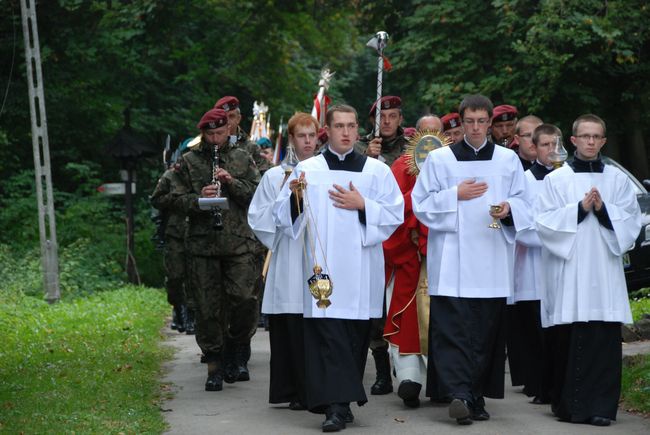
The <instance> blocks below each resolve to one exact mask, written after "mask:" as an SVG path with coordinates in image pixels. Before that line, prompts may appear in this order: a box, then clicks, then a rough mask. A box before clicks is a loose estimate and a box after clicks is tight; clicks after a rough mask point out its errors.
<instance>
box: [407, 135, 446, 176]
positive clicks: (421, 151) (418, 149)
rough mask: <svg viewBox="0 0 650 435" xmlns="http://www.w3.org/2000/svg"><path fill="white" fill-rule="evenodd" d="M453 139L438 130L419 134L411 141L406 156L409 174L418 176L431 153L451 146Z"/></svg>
mask: <svg viewBox="0 0 650 435" xmlns="http://www.w3.org/2000/svg"><path fill="white" fill-rule="evenodd" d="M451 143H452V141H451V138H449V137H447V136H445V135H444V134H443V133H442V132H440V131H438V130H433V131H431V130H424V131H420V132H417V133H416V134H415V135H413V137H411V138H410V139H409V144H408V145H407V146H406V150H405V151H404V155H405V156H406V159H407V163H408V165H409V174H411V175H418V174H419V173H420V169H421V168H422V165H423V164H424V161H425V160H426V159H427V156H428V155H429V152H430V151H433V150H435V149H438V148H441V147H446V146H448V145H451Z"/></svg>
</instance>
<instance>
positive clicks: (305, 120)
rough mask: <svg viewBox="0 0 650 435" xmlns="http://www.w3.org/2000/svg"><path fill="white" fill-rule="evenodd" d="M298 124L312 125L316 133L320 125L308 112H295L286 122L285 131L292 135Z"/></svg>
mask: <svg viewBox="0 0 650 435" xmlns="http://www.w3.org/2000/svg"><path fill="white" fill-rule="evenodd" d="M299 125H304V126H307V127H308V126H310V125H313V126H314V128H315V129H316V133H318V129H319V128H320V125H319V124H318V121H317V120H316V118H314V117H313V116H311V115H310V114H309V113H305V112H296V113H294V114H293V116H292V117H291V118H290V119H289V123H288V124H287V132H288V133H289V135H290V136H293V134H294V132H295V130H296V127H297V126H299Z"/></svg>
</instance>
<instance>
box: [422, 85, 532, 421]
mask: <svg viewBox="0 0 650 435" xmlns="http://www.w3.org/2000/svg"><path fill="white" fill-rule="evenodd" d="M458 112H459V114H460V117H461V119H462V121H463V125H464V127H465V136H464V138H463V140H462V141H460V142H457V143H455V144H453V145H451V146H449V147H443V148H438V149H436V150H434V151H431V152H430V153H429V155H428V156H427V159H426V161H425V163H424V165H423V167H422V170H421V172H420V174H419V175H418V179H417V181H416V183H415V187H414V188H413V193H412V194H411V198H412V201H413V210H414V212H415V215H416V217H417V218H418V219H419V220H420V222H422V223H423V224H425V225H426V226H427V227H429V236H428V241H427V272H428V280H429V295H430V296H431V302H430V327H429V359H428V375H427V396H429V397H434V398H440V397H444V396H447V397H448V398H449V399H451V404H450V406H449V416H450V417H451V418H455V419H456V421H457V422H458V424H461V425H466V424H471V423H472V422H473V421H475V420H488V419H489V418H490V415H489V414H488V413H487V411H486V410H485V400H484V397H491V398H503V392H504V371H505V328H504V326H505V325H504V313H505V306H506V298H507V297H509V296H512V294H513V288H512V273H513V255H514V241H515V240H514V237H515V229H518V227H519V222H518V220H519V216H520V215H521V214H522V213H523V210H522V209H523V207H524V193H525V179H524V171H523V170H522V168H521V163H520V162H519V159H518V158H517V155H516V154H515V153H513V152H512V151H511V150H509V149H506V148H503V147H500V146H495V144H493V143H492V142H489V141H488V139H487V132H488V128H489V127H490V121H491V118H492V102H491V101H490V100H489V99H488V98H486V97H484V96H482V95H470V96H467V97H465V99H463V101H462V102H461V104H460V107H459V111H458ZM495 205H498V206H499V207H493V206H495ZM495 209H496V210H495ZM497 220H501V223H500V225H498V223H497Z"/></svg>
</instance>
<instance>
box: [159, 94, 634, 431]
mask: <svg viewBox="0 0 650 435" xmlns="http://www.w3.org/2000/svg"><path fill="white" fill-rule="evenodd" d="M371 103H373V104H372V105H371V106H372V107H371V109H370V111H369V116H368V120H369V121H370V124H371V125H372V127H371V129H370V130H369V133H368V134H367V136H364V137H360V136H359V128H360V125H359V124H360V119H359V115H358V113H357V110H356V109H355V108H353V107H351V106H349V105H347V104H342V103H341V104H339V103H337V104H334V105H331V106H329V108H327V107H326V105H325V107H320V111H317V110H315V111H313V112H312V114H309V113H304V112H296V113H295V114H294V115H293V116H292V117H291V118H290V119H289V121H288V124H287V131H288V136H287V137H288V144H287V145H286V147H285V148H284V157H283V159H282V160H280V159H275V160H274V159H273V155H274V154H275V155H277V156H280V155H281V153H280V152H279V150H278V149H276V150H275V151H276V152H275V153H274V152H273V146H274V145H273V142H272V141H271V140H270V138H263V139H265V140H263V139H260V138H255V141H252V140H249V138H248V137H247V135H246V134H245V133H244V132H243V131H242V130H241V128H240V127H239V123H240V121H241V118H242V115H241V110H240V107H239V100H238V99H237V98H236V97H234V96H224V97H222V98H220V99H219V100H218V101H217V102H216V104H215V106H214V107H213V108H210V109H209V110H207V111H206V112H205V114H203V116H200V117H198V116H197V118H199V120H198V124H197V130H198V131H199V136H197V138H195V140H192V141H185V142H184V146H183V149H179V152H178V153H177V156H176V157H177V159H176V163H175V164H173V165H172V166H170V168H169V169H168V170H167V171H166V172H165V174H164V175H163V176H162V178H161V179H160V181H159V184H158V186H157V188H156V191H155V192H154V194H153V195H152V202H153V205H154V206H155V207H156V208H159V209H160V210H161V212H163V211H164V212H165V213H168V214H169V216H170V219H171V220H170V223H168V224H167V233H166V243H168V245H166V246H167V247H166V251H165V268H166V272H167V274H168V276H167V281H166V284H167V291H168V300H169V302H170V304H171V305H172V306H173V313H174V325H175V327H176V329H178V331H179V332H183V331H186V332H187V333H193V334H195V336H196V341H197V344H198V346H199V348H200V349H201V352H202V354H203V357H202V362H205V363H206V366H207V370H206V382H205V390H207V391H220V390H222V389H223V383H224V382H226V383H235V382H242V381H247V380H249V379H250V377H251V376H255V373H249V370H248V367H247V362H248V359H249V358H250V352H251V351H250V340H251V337H252V336H253V334H254V333H255V331H256V328H257V326H258V316H259V315H260V311H261V313H262V315H263V316H265V318H266V325H267V327H268V330H269V339H270V349H271V358H270V385H269V391H268V395H269V403H271V404H288V408H289V409H290V410H293V411H301V410H307V411H309V412H313V413H317V414H323V415H324V420H323V421H322V424H321V429H322V431H323V432H336V431H340V430H343V429H345V428H346V426H347V425H349V424H351V423H353V422H354V414H353V411H352V407H351V405H352V404H353V403H355V402H356V403H357V405H358V406H362V405H364V404H365V403H366V402H368V396H367V395H366V390H365V388H364V385H363V383H362V380H363V374H364V370H365V366H366V360H367V357H368V353H369V351H370V352H371V355H372V357H373V359H374V362H375V365H376V368H377V378H376V380H375V383H374V384H373V385H372V387H371V388H370V392H371V394H373V395H377V394H391V393H393V391H394V390H396V395H397V396H398V397H399V399H401V400H402V401H403V404H404V406H406V407H410V408H417V407H419V406H420V403H421V400H423V399H424V397H427V398H429V399H430V400H432V401H434V402H438V403H443V404H447V405H446V406H448V412H449V417H450V418H452V419H454V420H455V421H456V422H457V424H459V425H469V424H472V423H474V422H479V421H484V420H488V419H490V413H489V412H488V409H486V402H485V398H492V399H500V398H503V397H504V387H505V382H507V379H506V376H505V374H506V359H507V361H508V365H509V369H510V374H511V376H510V377H511V379H510V381H511V382H512V385H513V386H522V387H523V392H524V393H525V394H526V395H527V396H529V397H531V398H532V403H535V404H548V405H549V406H550V407H551V409H552V412H553V413H554V415H555V416H556V417H557V418H558V419H559V420H561V421H566V422H572V423H587V424H591V425H595V426H607V425H609V424H610V423H611V421H613V420H616V412H617V404H618V399H619V395H620V388H621V352H622V350H621V332H620V325H621V323H630V322H631V313H630V307H629V302H628V298H627V289H626V283H625V277H624V272H623V265H622V261H621V257H622V256H623V254H624V253H625V252H626V251H627V250H628V249H630V248H631V247H632V245H633V243H634V241H635V239H636V237H637V236H638V233H639V231H640V228H641V213H640V209H639V205H638V203H637V200H636V197H635V195H634V189H633V188H632V186H631V182H630V180H629V178H628V177H627V176H626V175H625V174H624V173H623V172H621V171H620V170H618V169H617V168H615V167H613V166H611V165H606V164H604V163H603V160H602V155H601V149H602V147H603V146H604V145H605V143H606V140H607V139H606V125H605V122H604V121H603V120H602V119H601V118H599V117H598V116H596V115H593V114H585V115H581V116H578V117H577V118H576V120H575V122H574V123H573V128H572V131H571V135H570V142H571V144H572V145H573V146H574V148H575V152H574V155H573V157H572V158H569V159H567V152H566V150H565V148H564V147H563V134H562V132H561V131H560V130H559V129H558V128H557V127H556V126H555V125H552V124H547V123H544V122H543V121H542V120H541V119H540V118H538V117H536V116H533V115H528V116H524V117H521V118H520V117H519V113H518V110H517V108H516V107H515V106H514V105H510V104H503V105H500V106H497V107H494V106H493V103H492V101H491V100H490V99H489V98H488V97H486V96H483V95H468V96H466V97H465V98H463V100H462V101H460V102H459V104H458V110H457V111H456V112H451V113H447V114H442V116H437V115H436V114H432V113H426V114H424V115H422V116H421V117H420V118H419V119H418V120H417V122H416V123H415V128H411V129H406V128H405V126H404V125H403V124H404V117H403V114H402V105H403V104H404V102H403V101H402V100H401V98H400V97H399V96H394V95H391V96H380V97H379V98H378V99H377V100H375V101H374V102H371ZM369 105H370V104H369ZM426 141H429V142H426ZM431 141H433V142H431ZM425 142H426V143H434V144H435V145H434V146H433V147H430V149H429V148H426V147H424V148H422V145H423V144H424V143H425ZM277 146H279V144H277V143H276V147H277ZM422 149H424V151H425V152H423V151H422ZM418 153H419V154H418ZM171 216H174V218H171ZM172 254H175V255H172ZM262 280H263V281H262ZM179 325H180V326H179ZM393 377H394V378H395V379H396V388H395V387H394V386H393Z"/></svg>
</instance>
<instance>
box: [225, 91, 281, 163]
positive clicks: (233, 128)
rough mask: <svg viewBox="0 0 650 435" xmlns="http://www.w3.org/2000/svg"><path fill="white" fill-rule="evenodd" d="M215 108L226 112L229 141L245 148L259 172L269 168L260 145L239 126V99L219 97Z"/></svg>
mask: <svg viewBox="0 0 650 435" xmlns="http://www.w3.org/2000/svg"><path fill="white" fill-rule="evenodd" d="M214 108H215V109H223V110H225V111H226V113H227V114H228V128H229V132H228V133H229V134H230V142H231V143H235V144H236V145H237V146H238V147H239V148H242V149H245V150H246V151H248V152H249V153H250V155H251V157H253V160H254V161H255V164H256V165H257V169H258V170H259V171H260V174H262V175H264V173H265V172H266V171H267V170H268V169H269V168H271V164H270V163H269V161H268V160H266V159H265V158H264V157H262V154H261V151H262V149H261V148H260V146H259V145H258V144H257V143H255V142H253V141H252V140H249V139H248V135H247V134H246V132H245V131H244V130H242V129H241V128H240V127H239V123H240V122H241V109H240V108H239V100H238V99H237V97H233V96H230V95H228V96H225V97H222V98H219V100H218V101H217V102H216V103H215V104H214Z"/></svg>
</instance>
